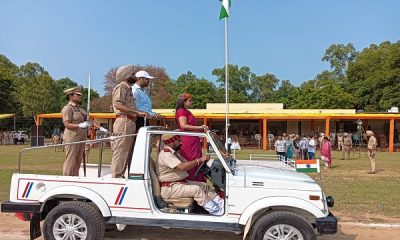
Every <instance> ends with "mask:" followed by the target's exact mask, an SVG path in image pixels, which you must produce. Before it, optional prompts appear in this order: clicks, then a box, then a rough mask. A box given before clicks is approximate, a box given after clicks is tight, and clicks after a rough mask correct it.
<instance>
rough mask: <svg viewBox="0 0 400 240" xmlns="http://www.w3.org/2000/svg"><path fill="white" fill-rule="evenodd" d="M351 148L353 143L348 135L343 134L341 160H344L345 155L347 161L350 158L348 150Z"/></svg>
mask: <svg viewBox="0 0 400 240" xmlns="http://www.w3.org/2000/svg"><path fill="white" fill-rule="evenodd" d="M352 148H353V141H352V139H351V137H350V136H349V134H348V133H346V132H345V133H344V134H343V145H342V158H341V159H342V160H343V159H345V155H347V159H349V158H350V150H351V149H352Z"/></svg>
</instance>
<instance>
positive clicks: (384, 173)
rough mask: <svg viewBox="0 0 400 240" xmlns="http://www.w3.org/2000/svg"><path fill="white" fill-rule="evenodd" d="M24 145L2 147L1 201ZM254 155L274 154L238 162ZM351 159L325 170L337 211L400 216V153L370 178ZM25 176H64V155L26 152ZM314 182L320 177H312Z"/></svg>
mask: <svg viewBox="0 0 400 240" xmlns="http://www.w3.org/2000/svg"><path fill="white" fill-rule="evenodd" d="M22 148H23V146H19V145H18V146H0V200H7V199H8V194H9V187H10V180H11V175H12V173H13V172H16V170H17V166H18V153H19V151H20V150H21V149H22ZM250 153H257V154H273V152H272V151H260V150H241V151H237V152H236V156H237V159H249V154H250ZM98 154H99V152H98V149H97V148H94V149H92V150H91V152H90V155H89V156H90V158H89V162H92V163H97V159H98ZM351 157H352V158H351V159H350V160H339V159H340V152H333V167H332V168H331V169H326V170H325V169H323V167H322V166H321V168H322V170H321V171H322V179H323V188H324V191H325V193H326V194H327V195H332V196H334V198H335V207H334V208H333V210H334V211H336V212H340V213H345V214H346V215H350V216H354V218H355V219H361V220H362V219H363V217H364V216H366V215H370V216H374V215H376V216H384V217H394V218H398V217H399V216H400V208H399V204H400V153H388V152H378V153H377V168H378V174H375V175H369V174H367V171H368V170H369V160H368V159H367V157H366V156H365V154H364V153H362V154H361V157H360V158H359V154H358V152H356V153H354V156H353V154H351ZM22 159H23V161H22V170H23V172H24V173H33V172H35V173H41V174H46V173H47V174H61V172H62V164H63V161H64V153H63V152H54V151H53V149H43V150H35V151H34V152H32V151H29V152H25V153H24V154H23V157H22ZM103 159H104V162H106V163H109V162H110V159H111V151H110V149H109V148H107V149H106V150H105V152H104V155H103ZM310 176H311V177H313V178H314V179H316V180H317V179H319V175H317V174H310Z"/></svg>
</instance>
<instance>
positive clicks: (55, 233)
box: [43, 201, 105, 240]
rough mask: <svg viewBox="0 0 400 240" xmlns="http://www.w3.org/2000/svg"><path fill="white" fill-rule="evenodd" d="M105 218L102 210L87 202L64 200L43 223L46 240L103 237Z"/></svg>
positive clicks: (83, 239)
mask: <svg viewBox="0 0 400 240" xmlns="http://www.w3.org/2000/svg"><path fill="white" fill-rule="evenodd" d="M104 228H105V224H104V220H103V217H102V215H101V213H100V211H99V210H98V209H97V208H96V207H95V206H93V205H92V204H89V203H85V202H76V201H71V202H64V203H61V204H60V205H58V206H56V207H55V208H53V209H52V210H51V211H50V212H49V214H48V215H47V217H46V219H45V221H44V224H43V236H44V238H45V239H46V240H60V239H76V240H98V239H103V235H104Z"/></svg>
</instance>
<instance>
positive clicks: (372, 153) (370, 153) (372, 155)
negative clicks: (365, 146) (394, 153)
mask: <svg viewBox="0 0 400 240" xmlns="http://www.w3.org/2000/svg"><path fill="white" fill-rule="evenodd" d="M375 153H376V151H368V157H369V161H370V163H371V172H375V170H376V169H375V163H376V160H375Z"/></svg>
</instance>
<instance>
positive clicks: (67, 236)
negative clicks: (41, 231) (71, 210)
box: [53, 214, 88, 240]
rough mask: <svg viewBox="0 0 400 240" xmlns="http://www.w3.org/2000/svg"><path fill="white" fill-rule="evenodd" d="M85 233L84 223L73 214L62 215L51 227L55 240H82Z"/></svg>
mask: <svg viewBox="0 0 400 240" xmlns="http://www.w3.org/2000/svg"><path fill="white" fill-rule="evenodd" d="M87 232H88V231H87V226H86V223H85V221H84V220H83V219H82V218H80V217H79V216H77V215H75V214H64V215H62V216H60V217H59V218H57V220H56V221H55V222H54V225H53V235H54V238H55V239H56V240H84V239H86V237H87Z"/></svg>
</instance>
